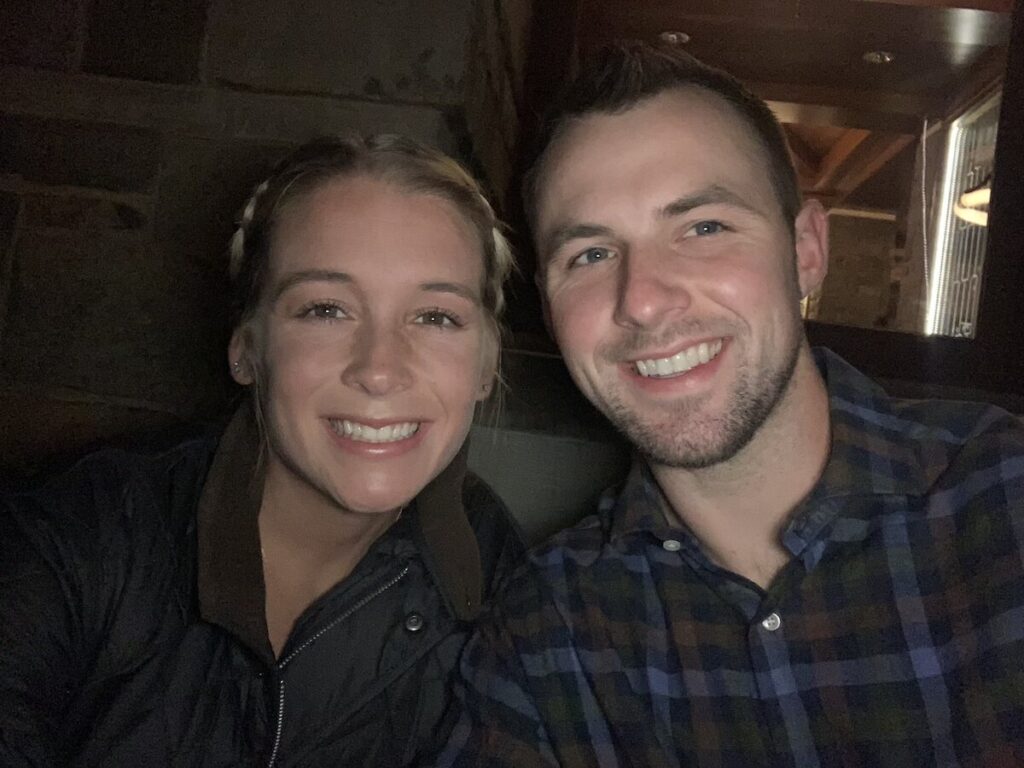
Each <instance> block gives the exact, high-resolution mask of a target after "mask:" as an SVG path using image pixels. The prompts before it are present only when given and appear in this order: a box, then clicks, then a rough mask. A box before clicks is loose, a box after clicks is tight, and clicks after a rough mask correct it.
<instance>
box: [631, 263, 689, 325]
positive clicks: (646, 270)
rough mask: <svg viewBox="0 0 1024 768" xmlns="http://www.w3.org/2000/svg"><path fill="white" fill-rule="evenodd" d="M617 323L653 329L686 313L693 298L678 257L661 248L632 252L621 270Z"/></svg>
mask: <svg viewBox="0 0 1024 768" xmlns="http://www.w3.org/2000/svg"><path fill="white" fill-rule="evenodd" d="M619 269H620V271H619V275H618V278H619V285H618V296H617V300H616V307H615V321H616V322H617V323H619V325H623V326H629V327H635V328H650V327H653V326H657V325H658V324H659V323H661V322H662V321H663V320H665V319H666V318H667V317H668V316H670V315H673V314H685V313H686V311H687V310H688V309H689V308H690V304H691V295H690V290H689V288H688V286H687V281H686V280H685V279H684V275H683V274H682V270H683V269H684V266H683V265H682V264H681V263H680V260H679V257H678V255H677V254H674V253H672V252H667V251H666V250H664V249H659V248H645V249H636V248H634V249H632V250H631V251H630V252H629V253H628V254H627V255H626V257H625V258H624V259H622V262H621V266H620V267H619Z"/></svg>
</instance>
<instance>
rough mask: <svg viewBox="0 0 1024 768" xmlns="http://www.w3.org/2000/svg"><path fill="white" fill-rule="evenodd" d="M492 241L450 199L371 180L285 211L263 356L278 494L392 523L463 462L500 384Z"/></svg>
mask: <svg viewBox="0 0 1024 768" xmlns="http://www.w3.org/2000/svg"><path fill="white" fill-rule="evenodd" d="M477 242H478V241H477V239H476V238H475V237H474V233H473V231H472V229H471V228H470V226H469V224H468V223H467V222H466V221H465V220H464V219H463V217H462V216H461V215H460V214H459V213H458V211H457V210H456V208H455V207H454V206H453V205H452V204H451V203H449V202H448V201H446V200H444V199H442V198H440V197H435V196H431V195H426V194H417V193H409V192H405V191H403V190H402V189H401V188H399V187H397V186H395V185H393V184H389V183H387V182H383V181H379V180H375V179H371V178H367V177H363V176H357V177H353V178H341V179H336V180H332V181H329V182H326V183H325V184H323V185H321V186H319V187H316V188H315V189H314V190H313V191H311V192H308V193H304V194H301V195H299V196H298V197H296V198H294V199H293V200H291V201H289V202H288V203H287V204H286V205H285V206H284V207H283V208H282V210H281V211H280V212H279V215H278V219H277V224H276V227H275V230H274V236H273V239H272V242H271V259H270V273H269V276H268V279H267V282H266V288H265V294H264V296H263V297H262V298H261V307H260V310H259V311H258V313H257V316H256V318H255V319H254V321H253V322H255V323H256V324H257V327H256V328H254V329H253V331H254V333H253V334H252V338H254V339H255V340H256V341H255V345H256V347H257V348H256V349H254V350H251V355H254V356H257V357H258V358H259V360H260V363H261V365H262V369H263V377H264V381H263V382H261V384H262V388H263V392H262V395H261V399H262V404H263V413H264V419H265V427H266V431H267V437H268V440H269V446H270V451H269V463H268V468H267V472H268V474H267V482H268V483H269V482H273V483H277V484H278V485H277V488H278V489H279V490H280V489H289V488H290V489H294V491H295V492H296V495H295V496H294V497H293V498H296V500H299V499H301V498H302V497H304V496H308V492H309V491H314V492H316V493H317V494H318V495H319V497H320V498H321V499H324V500H326V501H328V502H332V503H333V504H335V505H338V506H340V507H342V508H344V509H346V510H349V511H352V512H360V513H380V512H386V511H390V510H394V509H397V508H399V507H401V506H402V505H403V504H405V503H407V502H408V501H409V500H411V499H412V498H413V497H414V496H415V495H416V494H417V493H418V492H419V491H420V490H421V489H422V488H423V487H424V486H425V485H426V484H427V483H428V482H430V481H431V480H432V479H433V478H434V477H436V476H437V475H438V474H439V473H440V472H441V470H442V469H444V468H445V467H446V466H447V465H448V463H449V462H450V461H451V460H452V458H453V457H454V456H455V454H456V453H457V452H458V450H459V447H460V446H461V445H462V442H463V441H464V439H465V437H466V434H467V432H468V431H469V427H470V424H471V421H472V417H473V409H474V405H475V404H476V402H477V401H478V400H481V399H483V398H484V397H485V396H486V395H487V393H488V392H489V389H490V386H491V382H492V379H493V376H494V367H495V354H496V346H495V343H496V340H495V339H494V338H493V334H492V333H491V331H490V325H489V323H488V320H487V315H486V312H485V310H484V309H483V307H482V306H481V304H480V301H481V286H482V281H483V263H482V258H481V255H480V248H479V246H478V244H477ZM241 344H242V339H241V336H240V335H239V334H238V333H236V335H235V338H234V339H233V340H232V345H233V346H234V347H235V349H233V350H232V352H233V353H234V352H241V346H240V345H241ZM238 357H239V355H237V354H235V355H233V359H238ZM243 371H244V369H243ZM236 378H238V379H239V380H240V382H241V383H249V376H248V373H245V372H243V373H242V374H240V375H238V376H236ZM286 493H287V490H286Z"/></svg>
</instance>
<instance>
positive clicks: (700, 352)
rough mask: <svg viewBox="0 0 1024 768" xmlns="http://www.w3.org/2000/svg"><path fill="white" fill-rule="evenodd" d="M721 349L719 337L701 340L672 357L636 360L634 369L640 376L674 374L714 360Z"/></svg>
mask: <svg viewBox="0 0 1024 768" xmlns="http://www.w3.org/2000/svg"><path fill="white" fill-rule="evenodd" d="M721 351H722V340H721V339H717V340H715V341H711V342H708V341H702V342H701V343H700V344H695V345H693V346H692V347H688V348H687V349H684V350H683V351H681V352H677V353H676V354H674V355H672V357H661V358H656V359H653V360H637V361H636V363H635V365H636V371H637V373H639V374H640V375H641V376H647V377H652V376H654V377H656V376H675V375H676V374H679V373H685V372H686V371H688V370H690V369H691V368H695V367H697V366H698V365H701V364H703V363H707V362H710V361H711V360H714V359H715V358H716V357H717V356H718V353H719V352H721Z"/></svg>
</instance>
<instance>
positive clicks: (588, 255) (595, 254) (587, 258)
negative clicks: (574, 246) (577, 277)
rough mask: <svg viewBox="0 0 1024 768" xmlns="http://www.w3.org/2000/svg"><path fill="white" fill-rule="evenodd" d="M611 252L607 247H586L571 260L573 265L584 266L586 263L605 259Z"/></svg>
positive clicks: (594, 262)
mask: <svg viewBox="0 0 1024 768" xmlns="http://www.w3.org/2000/svg"><path fill="white" fill-rule="evenodd" d="M611 255H612V252H611V251H610V250H609V249H608V248H597V247H594V248H587V249H586V250H585V251H583V253H581V254H579V255H578V256H576V257H575V258H574V259H573V260H572V265H571V266H573V267H585V266H587V265H588V264H596V263H597V262H599V261H606V260H607V259H609V258H611Z"/></svg>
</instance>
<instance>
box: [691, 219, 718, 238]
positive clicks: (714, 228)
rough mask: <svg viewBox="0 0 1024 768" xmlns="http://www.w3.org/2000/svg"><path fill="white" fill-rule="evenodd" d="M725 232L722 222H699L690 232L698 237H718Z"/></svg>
mask: <svg viewBox="0 0 1024 768" xmlns="http://www.w3.org/2000/svg"><path fill="white" fill-rule="evenodd" d="M724 231H725V225H724V224H722V222H720V221H698V222H697V223H696V224H694V225H693V226H692V227H691V228H690V232H692V233H693V234H695V235H696V236H697V237H703V236H705V235H716V234H718V233H719V232H724Z"/></svg>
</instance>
